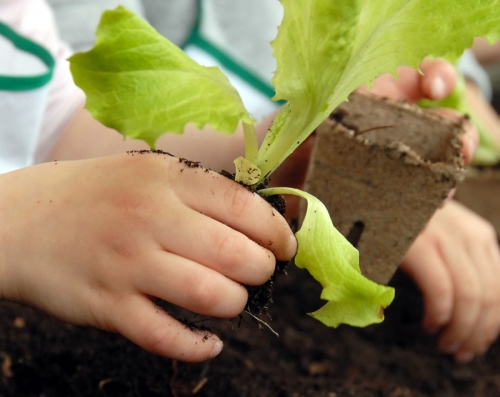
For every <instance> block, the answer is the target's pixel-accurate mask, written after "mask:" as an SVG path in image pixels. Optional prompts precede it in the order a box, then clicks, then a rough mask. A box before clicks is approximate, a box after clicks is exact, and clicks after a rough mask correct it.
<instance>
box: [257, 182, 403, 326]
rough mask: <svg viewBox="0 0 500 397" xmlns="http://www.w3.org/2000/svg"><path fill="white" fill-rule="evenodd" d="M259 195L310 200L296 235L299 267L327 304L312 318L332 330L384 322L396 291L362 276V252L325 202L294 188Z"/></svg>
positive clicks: (312, 314)
mask: <svg viewBox="0 0 500 397" xmlns="http://www.w3.org/2000/svg"><path fill="white" fill-rule="evenodd" d="M259 193H260V194H262V195H274V194H293V195H296V196H299V197H302V198H304V199H306V200H307V212H306V215H305V217H304V221H303V223H302V227H301V229H300V230H299V231H298V232H297V233H296V237H297V241H298V244H299V248H298V251H297V256H296V257H295V264H296V265H297V267H299V268H302V269H307V270H308V271H309V273H311V275H312V276H313V277H314V279H315V280H317V281H318V282H319V283H320V284H321V285H322V286H323V291H322V293H321V299H324V300H326V301H327V303H326V304H325V305H324V306H323V307H322V308H320V309H319V310H317V311H315V312H313V313H310V315H311V316H312V317H314V318H316V319H317V320H319V321H321V322H322V323H324V324H326V325H328V326H330V327H337V326H338V325H340V324H349V325H353V326H358V327H366V326H367V325H370V324H374V323H380V322H381V321H383V319H384V310H383V309H385V308H386V307H387V306H389V305H390V304H391V302H392V300H393V299H394V289H393V288H392V287H386V286H383V285H379V284H377V283H374V282H373V281H370V280H368V279H367V278H366V277H364V276H363V275H362V274H361V270H360V268H359V254H358V250H357V249H356V248H354V247H353V246H352V245H351V244H350V243H349V242H348V241H347V240H346V239H345V238H344V237H343V236H342V235H341V234H340V232H339V231H338V230H337V229H335V227H334V226H333V224H332V221H331V219H330V215H329V214H328V210H327V209H326V207H325V206H324V205H323V203H322V202H321V201H319V200H318V199H317V198H316V197H314V196H312V195H310V194H309V193H306V192H303V191H301V190H298V189H292V188H270V189H263V190H260V191H259Z"/></svg>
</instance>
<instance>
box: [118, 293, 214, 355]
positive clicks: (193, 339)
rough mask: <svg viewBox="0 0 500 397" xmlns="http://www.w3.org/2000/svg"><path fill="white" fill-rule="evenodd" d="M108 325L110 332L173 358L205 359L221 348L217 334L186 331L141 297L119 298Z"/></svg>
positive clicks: (187, 329)
mask: <svg viewBox="0 0 500 397" xmlns="http://www.w3.org/2000/svg"><path fill="white" fill-rule="evenodd" d="M111 325H112V328H113V330H114V331H116V332H118V333H120V334H121V335H123V336H124V337H125V338H127V339H129V340H131V341H132V342H134V343H135V344H137V345H139V346H140V347H142V348H143V349H146V350H148V351H150V352H151V353H154V354H159V355H161V356H165V357H169V358H172V359H174V360H180V361H187V362H198V361H203V360H208V359H210V358H213V357H215V356H217V355H218V354H219V353H220V351H221V350H222V342H221V341H220V339H219V338H218V337H217V336H215V335H214V334H212V333H210V332H208V331H192V330H190V329H189V328H188V327H187V326H186V325H184V324H181V323H179V322H178V321H177V320H175V319H174V318H172V317H171V316H169V315H168V314H167V313H166V312H165V311H163V310H162V309H161V308H159V307H157V306H155V305H154V304H153V303H152V302H151V301H150V300H149V299H148V298H146V297H145V296H140V295H134V296H131V297H129V298H127V299H125V300H122V301H121V302H120V305H119V306H117V307H116V308H115V310H114V311H113V313H112V319H111Z"/></svg>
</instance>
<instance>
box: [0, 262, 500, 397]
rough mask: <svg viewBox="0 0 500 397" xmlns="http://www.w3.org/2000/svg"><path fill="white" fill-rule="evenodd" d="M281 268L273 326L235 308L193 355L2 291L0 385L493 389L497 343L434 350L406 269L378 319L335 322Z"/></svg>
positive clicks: (330, 394)
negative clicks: (57, 314)
mask: <svg viewBox="0 0 500 397" xmlns="http://www.w3.org/2000/svg"><path fill="white" fill-rule="evenodd" d="M287 271H288V275H282V276H281V277H279V278H278V280H277V282H276V290H275V293H274V304H273V305H272V306H271V308H270V314H271V316H272V317H273V321H271V322H270V325H272V327H273V328H274V329H275V330H276V331H277V332H278V333H279V334H280V337H279V338H278V337H276V336H275V335H274V334H273V333H272V332H270V331H269V330H267V329H259V326H258V325H257V323H256V322H255V321H254V320H251V319H250V318H249V317H246V316H245V317H243V318H242V319H241V324H239V327H238V323H240V320H239V319H236V320H234V321H232V322H231V321H228V320H207V321H203V322H202V324H203V325H204V326H207V327H210V328H211V329H213V330H214V331H216V332H217V333H218V334H219V335H221V337H222V339H223V341H224V343H225V348H224V350H223V351H222V353H221V354H220V355H219V356H218V357H216V358H215V359H214V360H211V361H208V362H205V363H200V364H186V363H181V362H174V361H172V360H169V359H166V358H162V357H158V356H155V355H153V354H150V353H148V352H145V351H143V350H141V349H140V348H138V347H136V346H135V345H133V344H132V343H130V342H128V341H127V340H125V339H124V338H122V337H121V336H119V335H115V334H110V333H106V332H101V331H98V330H95V329H90V328H82V327H76V326H71V325H67V324H65V323H62V322H60V321H57V320H54V319H52V318H50V317H48V316H46V315H44V314H42V313H40V312H37V311H34V310H32V309H29V308H26V307H24V306H21V305H17V304H14V303H10V302H2V303H0V318H1V322H0V332H1V338H0V364H1V371H0V373H1V376H0V396H2V397H7V396H16V397H20V396H33V397H34V396H37V397H41V396H44V397H51V396H57V397H59V396H61V397H62V396H64V397H68V396H92V397H99V396H120V397H128V396H131V397H132V396H134V397H139V396H148V397H153V396H172V397H183V396H192V395H196V396H207V397H208V396H214V397H215V396H217V397H253V396H255V397H267V396H273V397H307V396H318V397H319V396H322V397H344V396H357V397H381V396H388V397H417V396H418V397H422V396H433V397H452V396H453V397H454V396H464V397H465V396H467V397H476V396H477V397H479V396H481V397H489V396H492V397H493V396H500V373H499V371H498V368H500V349H499V346H500V344H497V345H496V346H494V347H493V348H492V349H491V350H490V351H489V352H488V353H487V354H486V355H485V356H484V357H482V358H480V359H477V360H476V361H475V362H473V363H471V364H468V365H459V364H455V363H454V362H453V361H452V360H451V359H450V358H449V357H447V356H445V355H442V354H439V353H438V352H437V351H436V349H435V339H434V338H433V337H431V336H428V335H425V334H424V333H423V332H422V331H421V327H420V322H421V315H422V301H421V296H420V295H419V292H418V291H417V289H416V288H415V287H414V285H413V284H412V282H411V281H410V280H408V279H407V278H405V277H404V276H403V275H402V274H396V276H395V278H394V279H393V281H392V284H393V285H394V286H395V287H396V288H397V289H396V299H395V302H394V303H393V305H392V306H391V307H390V308H389V309H387V311H386V320H385V322H384V323H382V324H380V325H375V326H371V327H368V328H366V329H356V328H350V327H345V326H341V327H339V328H338V329H331V328H326V327H325V326H323V325H322V324H320V323H319V322H317V321H316V320H314V319H312V318H310V317H308V316H307V315H306V314H305V313H306V312H308V311H312V310H314V309H316V308H318V307H319V305H320V304H321V302H320V301H319V300H318V299H317V298H316V297H317V296H319V290H320V288H319V286H318V285H316V283H315V282H314V281H313V280H312V279H311V278H310V277H309V276H308V274H307V273H306V272H304V271H302V270H299V269H297V268H295V266H293V265H291V266H289V267H288V268H287ZM167 310H169V311H172V310H173V311H174V312H175V311H176V309H175V308H167ZM177 316H181V317H185V318H187V319H188V320H191V321H198V320H200V317H196V316H192V315H189V314H186V313H179V312H177Z"/></svg>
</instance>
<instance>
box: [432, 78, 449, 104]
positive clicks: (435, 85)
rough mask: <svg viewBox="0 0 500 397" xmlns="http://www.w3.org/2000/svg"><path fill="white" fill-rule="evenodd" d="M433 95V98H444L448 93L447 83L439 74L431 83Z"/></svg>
mask: <svg viewBox="0 0 500 397" xmlns="http://www.w3.org/2000/svg"><path fill="white" fill-rule="evenodd" d="M431 95H432V99H443V98H444V97H445V95H446V83H445V82H444V80H443V78H442V77H440V76H437V77H435V78H434V80H432V83H431Z"/></svg>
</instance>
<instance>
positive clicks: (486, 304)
mask: <svg viewBox="0 0 500 397" xmlns="http://www.w3.org/2000/svg"><path fill="white" fill-rule="evenodd" d="M481 303H482V306H483V308H486V309H493V308H496V307H498V304H499V295H498V294H497V293H496V292H495V291H491V290H490V291H488V292H485V293H484V294H483V296H482V302H481Z"/></svg>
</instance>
